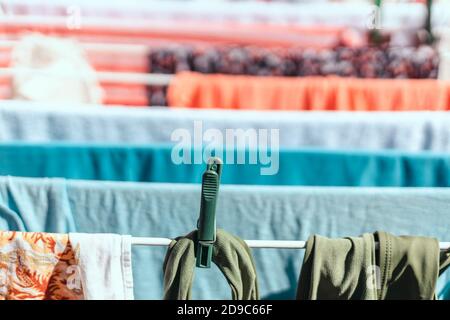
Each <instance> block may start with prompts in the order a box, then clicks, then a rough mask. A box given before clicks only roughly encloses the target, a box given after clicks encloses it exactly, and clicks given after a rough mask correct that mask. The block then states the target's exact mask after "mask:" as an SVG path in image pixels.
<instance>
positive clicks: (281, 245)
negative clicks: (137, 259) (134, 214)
mask: <svg viewBox="0 0 450 320" xmlns="http://www.w3.org/2000/svg"><path fill="white" fill-rule="evenodd" d="M171 241H172V239H169V238H144V237H133V238H132V239H131V244H132V245H137V246H155V247H159V246H168V245H169V244H170V242H171ZM244 241H245V243H247V245H248V246H249V247H250V248H266V249H305V248H306V241H294V240H244ZM439 248H440V249H441V250H448V249H450V242H440V243H439Z"/></svg>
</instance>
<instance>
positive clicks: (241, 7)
mask: <svg viewBox="0 0 450 320" xmlns="http://www.w3.org/2000/svg"><path fill="white" fill-rule="evenodd" d="M0 4H1V7H0V8H1V11H0V13H1V15H0V39H1V42H0V50H1V51H0V68H1V69H0V75H1V78H0V86H1V87H0V98H1V99H29V100H35V99H39V100H41V101H44V100H46V99H49V100H57V99H63V97H62V96H63V95H66V94H68V93H67V91H71V93H70V96H72V98H70V97H69V96H67V97H65V98H64V99H67V100H70V99H75V98H74V96H75V95H76V93H75V92H72V91H73V88H71V90H69V88H70V85H69V84H68V83H66V89H65V91H60V92H59V93H58V94H57V96H55V92H54V90H55V87H54V86H55V85H56V84H54V85H50V84H48V85H47V86H46V88H40V87H39V85H38V84H37V82H38V80H36V79H37V78H39V77H40V79H42V77H44V78H45V79H47V80H46V81H49V82H50V81H53V82H55V81H56V82H58V81H57V80H56V79H55V78H57V76H56V75H54V74H55V73H58V74H59V75H60V76H59V78H61V77H62V76H63V75H64V74H66V77H67V73H69V74H71V79H70V83H72V85H73V86H76V87H77V91H79V92H78V93H79V94H80V95H83V96H84V97H78V98H77V99H81V101H83V102H92V103H97V104H98V103H101V104H106V105H130V106H166V105H176V104H178V103H180V102H179V101H177V100H176V99H172V100H171V99H170V98H169V97H168V92H167V88H168V86H169V85H170V84H171V82H172V80H173V77H174V76H176V75H177V74H179V73H181V72H186V71H193V72H197V73H201V74H228V75H248V76H258V77H259V76H282V77H306V76H319V77H325V76H332V75H336V76H340V77H356V78H372V79H373V78H377V79H394V78H395V79H398V78H401V79H437V78H440V79H447V78H448V77H449V72H450V71H448V69H449V67H448V64H449V62H448V53H447V51H448V50H449V46H450V45H449V44H448V41H450V40H449V36H448V25H449V24H450V17H449V15H450V13H449V10H448V9H449V8H450V3H449V1H446V0H435V1H425V0H423V1H420V0H416V1H412V0H411V1H393V0H384V1H381V0H376V1H371V0H367V1H365V0H348V1H344V0H341V1H337V0H335V1H325V0H320V1H307V0H304V1H300V0H297V1H294V0H292V1H287V0H286V1H282V0H279V1H275V0H274V1H250V0H248V1H244V0H241V1H237V0H236V1H225V0H213V1H206V0H205V1H202V0H190V1H189V0H185V1H177V0H165V1H155V0H150V1H138V0H132V1H121V0H113V1H107V0H95V1H85V0H70V1H69V0H60V1H51V0H44V1H34V0H8V1H2V2H1V3H0ZM69 56H70V57H69ZM63 60H64V62H62V61H63ZM71 68H73V70H71ZM29 69H32V70H29ZM27 71H30V72H32V73H30V72H28V73H27ZM37 71H40V72H37ZM74 71H77V72H74ZM48 73H51V74H53V76H50V75H49V74H48ZM77 73H78V76H77ZM80 73H83V74H84V75H80ZM162 75H163V76H162ZM49 77H51V80H50V79H49ZM33 79H34V80H33ZM66 80H67V79H66ZM83 84H85V86H84V85H83ZM82 87H84V89H82ZM63 90H64V89H63ZM35 91H37V92H39V94H38V93H37V92H35ZM46 91H53V94H50V93H46ZM63 92H64V94H63ZM177 95H182V94H181V93H177ZM50 96H51V97H50ZM193 103H195V102H193ZM178 106H179V105H178ZM196 107H201V106H199V105H197V106H196ZM232 107H236V106H232ZM248 107H249V108H258V107H259V106H256V105H252V106H248ZM326 107H327V106H324V108H326ZM273 108H277V106H273ZM292 108H294V109H295V108H296V107H295V106H292Z"/></svg>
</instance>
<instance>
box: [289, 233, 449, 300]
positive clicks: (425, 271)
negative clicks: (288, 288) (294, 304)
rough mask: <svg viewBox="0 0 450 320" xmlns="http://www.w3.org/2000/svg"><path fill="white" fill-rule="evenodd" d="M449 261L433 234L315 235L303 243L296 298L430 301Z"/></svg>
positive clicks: (447, 254)
mask: <svg viewBox="0 0 450 320" xmlns="http://www.w3.org/2000/svg"><path fill="white" fill-rule="evenodd" d="M376 241H377V242H378V245H379V248H378V249H376V246H375V243H376ZM449 263H450V254H449V252H443V253H440V250H439V243H438V241H437V240H436V239H434V238H425V237H412V236H399V237H396V236H393V235H391V234H389V233H385V232H376V233H374V234H369V233H366V234H363V235H362V236H361V237H348V238H342V239H329V238H325V237H321V236H318V235H314V236H311V237H310V238H309V239H308V242H307V244H306V252H305V257H304V261H303V265H302V270H301V273H300V279H299V283H298V290H297V298H298V299H302V300H305V299H312V300H320V299H344V300H361V299H362V300H392V299H403V300H404V299H413V300H418V299H420V300H431V299H435V298H436V294H435V290H436V283H437V280H438V276H439V275H440V274H441V273H443V272H444V270H445V269H446V268H447V267H448V264H449Z"/></svg>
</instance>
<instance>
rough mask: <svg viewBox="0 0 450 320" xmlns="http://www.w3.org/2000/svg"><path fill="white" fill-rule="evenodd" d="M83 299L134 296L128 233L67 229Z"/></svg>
mask: <svg viewBox="0 0 450 320" xmlns="http://www.w3.org/2000/svg"><path fill="white" fill-rule="evenodd" d="M69 240H70V243H71V245H72V247H73V248H74V249H75V252H76V254H77V260H78V266H79V272H80V276H81V283H82V286H83V291H84V297H85V299H86V300H133V299H134V296H133V274H132V269H131V237H130V236H128V235H124V236H120V235H116V234H107V233H101V234H87V233H69Z"/></svg>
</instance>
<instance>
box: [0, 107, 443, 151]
mask: <svg viewBox="0 0 450 320" xmlns="http://www.w3.org/2000/svg"><path fill="white" fill-rule="evenodd" d="M194 121H199V122H200V123H201V127H202V128H201V129H203V130H201V131H203V132H200V134H202V133H204V132H206V130H208V129H216V130H219V131H220V132H221V133H222V134H223V135H225V133H226V129H242V130H247V129H255V130H258V129H279V130H280V131H279V135H280V136H279V138H280V140H279V143H280V148H301V147H313V148H329V149H360V150H361V149H363V150H382V149H392V150H403V151H423V150H430V151H436V152H447V151H450V113H449V112H434V111H433V112H425V111H418V112H309V111H308V112H298V111H295V112H290V111H251V110H246V111H244V110H239V111H235V110H194V109H176V108H156V107H152V108H145V109H143V108H129V107H128V108H120V107H115V108H109V107H104V106H98V107H96V106H92V107H91V106H89V107H85V108H80V107H79V106H76V105H73V104H64V107H61V104H50V103H37V102H23V101H0V141H1V142H8V141H17V140H22V141H27V142H56V141H64V142H90V143H94V142H95V143H138V144H139V143H144V144H148V143H149V144H151V143H171V142H172V141H171V135H172V133H173V132H174V131H175V130H176V129H184V130H187V131H189V133H190V134H191V136H194ZM173 143H176V142H173Z"/></svg>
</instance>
